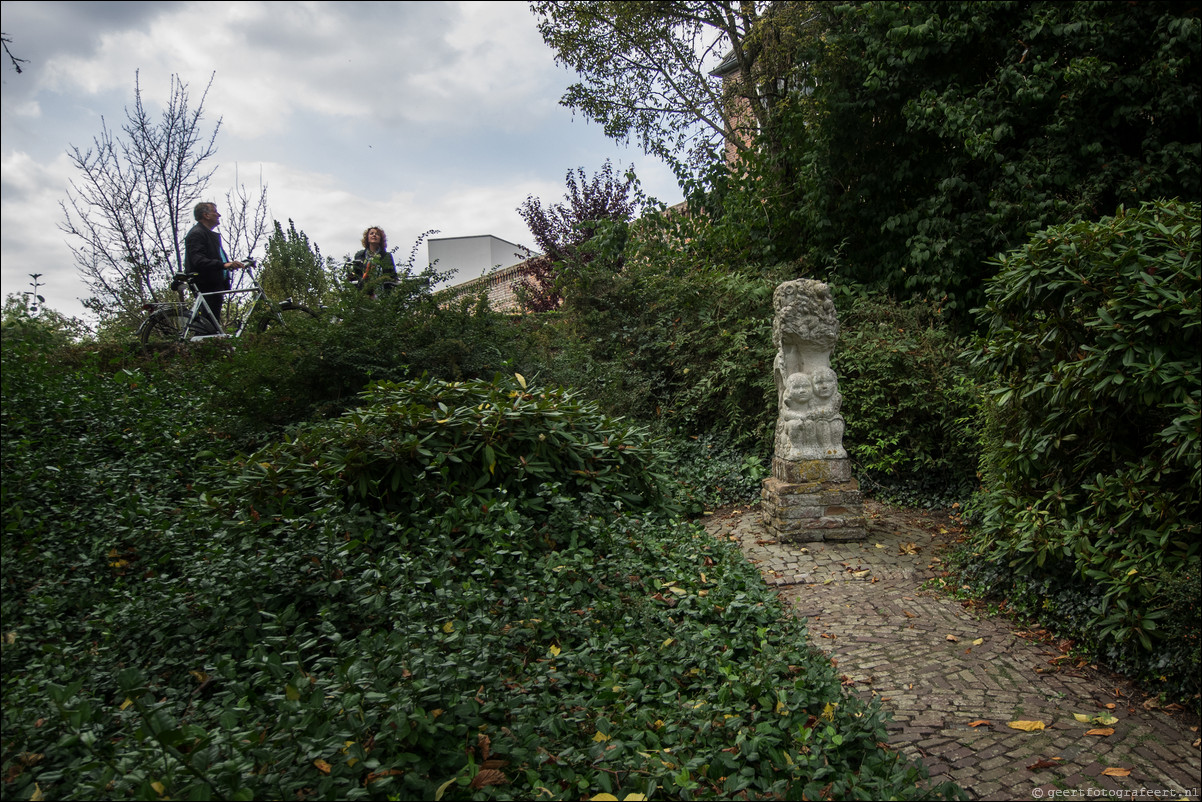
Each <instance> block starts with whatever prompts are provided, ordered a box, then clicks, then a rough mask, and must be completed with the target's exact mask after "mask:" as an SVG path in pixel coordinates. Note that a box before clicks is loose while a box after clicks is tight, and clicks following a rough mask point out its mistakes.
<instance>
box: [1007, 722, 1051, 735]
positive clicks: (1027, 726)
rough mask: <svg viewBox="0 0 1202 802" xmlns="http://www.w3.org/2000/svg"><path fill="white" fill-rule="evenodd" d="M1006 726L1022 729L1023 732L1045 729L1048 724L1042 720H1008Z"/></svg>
mask: <svg viewBox="0 0 1202 802" xmlns="http://www.w3.org/2000/svg"><path fill="white" fill-rule="evenodd" d="M1006 726H1007V727H1009V728H1010V729H1012V730H1022V731H1023V732H1038V731H1040V730H1042V729H1044V728H1045V727H1046V726H1047V725H1046V724H1044V723H1043V722H1042V721H1008V722H1006Z"/></svg>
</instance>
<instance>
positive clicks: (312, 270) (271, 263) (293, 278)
mask: <svg viewBox="0 0 1202 802" xmlns="http://www.w3.org/2000/svg"><path fill="white" fill-rule="evenodd" d="M273 223H274V225H275V230H274V231H273V232H272V234H271V236H270V237H269V238H268V239H267V256H266V258H265V259H264V260H263V272H262V274H261V276H260V281H261V282H262V283H263V289H264V291H265V292H266V293H267V296H268V297H269V298H274V299H276V300H278V301H282V300H284V299H285V298H291V299H292V300H293V301H295V302H296V303H298V304H303V305H307V306H309V307H310V308H311V309H317V308H318V307H320V306H321V305H322V303H324V302H325V299H326V295H327V294H328V293H329V292H330V290H331V282H330V277H329V275H328V271H327V269H326V264H325V262H324V261H323V260H322V258H321V249H320V248H318V247H317V245H316V244H315V243H314V244H312V245H311V244H310V242H309V237H308V236H307V235H306V234H305V232H303V231H297V229H296V224H295V223H293V222H292V220H289V221H288V230H287V231H285V230H284V228H283V226H281V225H280V221H279V220H275V221H273Z"/></svg>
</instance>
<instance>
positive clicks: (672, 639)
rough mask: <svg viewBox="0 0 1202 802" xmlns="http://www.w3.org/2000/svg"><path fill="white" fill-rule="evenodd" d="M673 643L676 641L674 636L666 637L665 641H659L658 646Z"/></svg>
mask: <svg viewBox="0 0 1202 802" xmlns="http://www.w3.org/2000/svg"><path fill="white" fill-rule="evenodd" d="M673 643H676V638H668V639H667V640H666V641H664V642H663V643H661V644H660V646H671V645H672V644H673Z"/></svg>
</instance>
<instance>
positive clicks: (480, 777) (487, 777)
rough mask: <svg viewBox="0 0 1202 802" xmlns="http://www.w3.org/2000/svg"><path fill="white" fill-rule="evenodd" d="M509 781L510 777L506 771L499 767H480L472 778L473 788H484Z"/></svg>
mask: <svg viewBox="0 0 1202 802" xmlns="http://www.w3.org/2000/svg"><path fill="white" fill-rule="evenodd" d="M507 782H509V778H508V777H506V776H505V773H504V772H502V771H498V770H497V769H484V768H482V769H480V771H478V772H476V776H475V777H473V778H472V783H471V787H472V788H484V787H485V786H488V785H505V784H506V783H507Z"/></svg>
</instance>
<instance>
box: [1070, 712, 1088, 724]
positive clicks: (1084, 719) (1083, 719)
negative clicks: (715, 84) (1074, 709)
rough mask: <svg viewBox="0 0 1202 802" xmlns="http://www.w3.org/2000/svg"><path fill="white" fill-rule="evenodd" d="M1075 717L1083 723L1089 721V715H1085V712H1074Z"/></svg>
mask: <svg viewBox="0 0 1202 802" xmlns="http://www.w3.org/2000/svg"><path fill="white" fill-rule="evenodd" d="M1073 718H1075V719H1076V720H1077V721H1080V722H1081V723H1082V724H1088V723H1089V716H1087V715H1085V714H1084V713H1073Z"/></svg>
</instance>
